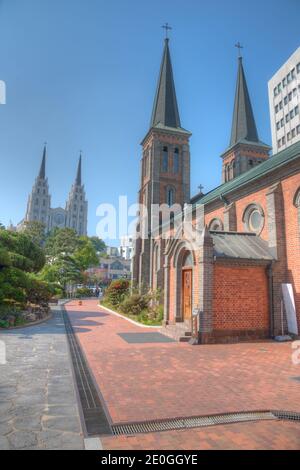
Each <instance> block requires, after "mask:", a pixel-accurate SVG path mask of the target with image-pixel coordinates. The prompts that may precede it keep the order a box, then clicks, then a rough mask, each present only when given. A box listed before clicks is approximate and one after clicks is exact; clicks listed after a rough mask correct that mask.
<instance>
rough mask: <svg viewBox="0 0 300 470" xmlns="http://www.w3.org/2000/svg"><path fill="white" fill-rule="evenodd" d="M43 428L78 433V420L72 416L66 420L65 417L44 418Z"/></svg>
mask: <svg viewBox="0 0 300 470" xmlns="http://www.w3.org/2000/svg"><path fill="white" fill-rule="evenodd" d="M43 427H44V429H53V430H59V431H73V432H80V424H79V419H78V417H72V416H69V417H68V419H66V418H65V417H52V416H47V417H46V418H45V417H44V419H43Z"/></svg>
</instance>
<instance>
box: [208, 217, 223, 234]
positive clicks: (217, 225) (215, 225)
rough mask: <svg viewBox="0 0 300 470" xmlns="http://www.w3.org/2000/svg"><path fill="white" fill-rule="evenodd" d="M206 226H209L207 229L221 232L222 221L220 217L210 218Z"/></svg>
mask: <svg viewBox="0 0 300 470" xmlns="http://www.w3.org/2000/svg"><path fill="white" fill-rule="evenodd" d="M208 228H209V230H215V231H217V232H223V230H224V227H223V222H222V220H221V219H219V218H217V217H216V218H214V219H212V220H211V222H210V224H209V227H208Z"/></svg>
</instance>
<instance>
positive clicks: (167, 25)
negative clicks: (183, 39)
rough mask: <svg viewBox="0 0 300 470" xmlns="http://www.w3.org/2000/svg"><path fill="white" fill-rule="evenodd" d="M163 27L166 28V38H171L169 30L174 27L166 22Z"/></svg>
mask: <svg viewBox="0 0 300 470" xmlns="http://www.w3.org/2000/svg"><path fill="white" fill-rule="evenodd" d="M162 28H163V29H165V30H166V39H169V34H168V31H171V30H172V27H171V26H169V23H165V24H164V25H162Z"/></svg>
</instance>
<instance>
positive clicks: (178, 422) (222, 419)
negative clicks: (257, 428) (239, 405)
mask: <svg viewBox="0 0 300 470" xmlns="http://www.w3.org/2000/svg"><path fill="white" fill-rule="evenodd" d="M271 419H277V417H276V416H274V414H273V413H272V412H270V411H258V412H248V413H247V412H246V413H227V414H223V415H215V416H195V417H191V418H179V419H167V420H161V421H145V422H141V423H127V424H114V425H112V432H113V434H114V435H116V436H119V435H121V434H122V435H131V434H141V433H149V432H159V431H171V430H176V429H192V428H200V427H203V426H214V425H217V424H229V423H240V422H243V421H244V422H245V421H261V420H271Z"/></svg>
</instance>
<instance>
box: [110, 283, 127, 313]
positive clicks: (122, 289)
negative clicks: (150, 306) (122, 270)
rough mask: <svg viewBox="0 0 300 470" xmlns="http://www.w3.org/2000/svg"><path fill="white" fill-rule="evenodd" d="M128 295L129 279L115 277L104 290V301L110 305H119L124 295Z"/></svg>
mask: <svg viewBox="0 0 300 470" xmlns="http://www.w3.org/2000/svg"><path fill="white" fill-rule="evenodd" d="M128 295H129V281H128V280H127V279H117V280H115V281H112V282H111V284H110V285H109V287H108V288H107V289H106V291H105V298H104V301H105V302H106V303H108V304H110V305H112V306H115V307H117V306H119V305H120V304H121V303H122V302H123V300H124V299H125V297H127V296H128Z"/></svg>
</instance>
